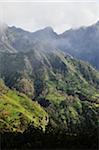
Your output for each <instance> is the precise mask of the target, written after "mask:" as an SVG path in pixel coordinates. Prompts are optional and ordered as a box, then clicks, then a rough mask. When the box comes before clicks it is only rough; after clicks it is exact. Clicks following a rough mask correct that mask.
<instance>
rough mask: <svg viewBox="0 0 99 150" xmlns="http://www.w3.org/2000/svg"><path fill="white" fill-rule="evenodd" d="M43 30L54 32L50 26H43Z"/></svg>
mask: <svg viewBox="0 0 99 150" xmlns="http://www.w3.org/2000/svg"><path fill="white" fill-rule="evenodd" d="M43 30H44V31H46V32H54V30H53V28H52V27H50V26H47V27H45V28H44V29H43Z"/></svg>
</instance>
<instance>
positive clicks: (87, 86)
mask: <svg viewBox="0 0 99 150" xmlns="http://www.w3.org/2000/svg"><path fill="white" fill-rule="evenodd" d="M0 60H1V61H0V65H1V67H0V73H1V78H2V79H4V80H5V83H6V85H7V86H9V87H10V88H15V89H16V90H18V91H20V92H23V93H25V94H26V95H28V96H29V97H30V98H32V100H34V101H35V100H36V101H38V103H39V104H40V105H41V106H43V107H44V109H45V110H46V111H47V113H48V114H49V117H50V119H51V122H52V124H53V125H54V126H57V127H58V128H60V129H64V130H66V131H68V132H81V131H83V130H84V131H87V132H89V131H90V130H93V129H95V128H97V126H98V108H99V104H98V103H99V72H98V71H96V70H95V69H94V68H92V67H91V66H90V65H89V64H87V63H85V62H83V61H80V60H75V59H73V58H72V57H70V56H68V55H64V54H63V53H61V52H60V51H59V50H57V49H56V50H54V51H53V52H51V51H50V52H45V51H41V50H40V49H37V48H36V47H35V49H34V50H31V51H29V52H27V53H17V54H8V53H1V59H0Z"/></svg>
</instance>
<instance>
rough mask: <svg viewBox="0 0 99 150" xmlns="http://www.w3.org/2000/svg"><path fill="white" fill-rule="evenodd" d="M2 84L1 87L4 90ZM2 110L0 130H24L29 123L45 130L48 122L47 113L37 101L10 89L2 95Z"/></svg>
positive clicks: (0, 99)
mask: <svg viewBox="0 0 99 150" xmlns="http://www.w3.org/2000/svg"><path fill="white" fill-rule="evenodd" d="M1 85H2V84H1V83H0V89H2V90H4V88H3V87H4V85H2V86H1ZM5 88H6V87H5ZM0 111H1V113H0V132H3V131H12V132H15V131H17V132H23V131H24V130H25V129H27V127H28V125H29V124H32V125H33V126H35V127H38V128H42V129H43V130H45V126H46V125H47V122H48V115H47V113H46V112H45V111H44V110H43V109H42V108H41V106H40V105H39V104H38V103H37V102H34V101H31V100H30V99H29V98H28V97H27V96H25V95H24V94H22V93H19V92H16V91H11V90H9V89H8V90H7V91H5V92H2V94H1V96H0Z"/></svg>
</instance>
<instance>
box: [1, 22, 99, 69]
mask: <svg viewBox="0 0 99 150" xmlns="http://www.w3.org/2000/svg"><path fill="white" fill-rule="evenodd" d="M34 47H36V48H38V49H39V47H40V48H41V49H42V50H44V51H52V50H53V49H59V50H60V51H63V52H64V53H66V54H67V53H68V54H69V55H72V56H73V57H74V58H78V59H81V60H84V61H86V62H89V63H90V64H91V65H93V66H94V67H95V68H96V69H99V21H98V22H97V23H96V24H93V25H91V26H89V27H81V28H78V29H70V30H68V31H66V32H64V33H62V34H57V33H55V32H54V31H53V29H52V28H51V27H46V28H44V29H42V30H38V31H36V32H28V31H24V30H22V29H20V28H16V27H14V26H13V27H7V29H6V30H5V32H3V34H2V36H1V37H0V51H3V52H4V51H5V52H12V53H14V52H24V53H25V52H27V51H30V50H32V49H33V48H34Z"/></svg>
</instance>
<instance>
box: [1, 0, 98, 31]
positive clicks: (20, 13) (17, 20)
mask: <svg viewBox="0 0 99 150" xmlns="http://www.w3.org/2000/svg"><path fill="white" fill-rule="evenodd" d="M1 1H2V0H0V22H5V23H6V24H8V25H10V26H13V25H14V26H17V27H21V28H23V29H25V30H29V31H35V30H38V29H41V28H44V27H46V26H51V27H53V29H54V30H55V31H56V32H58V33H61V32H64V31H65V30H67V29H69V28H77V27H79V26H83V25H85V26H88V25H90V24H93V23H95V22H96V21H97V20H98V19H99V3H98V2H99V1H98V0H86V2H84V0H69V1H68V0H65V2H60V0H57V1H59V2H51V0H46V1H47V2H44V1H43V2H41V1H42V0H36V2H29V0H28V2H26V1H27V0H22V2H18V1H16V0H13V2H11V0H10V2H7V0H6V2H4V1H5V0H3V2H1ZM8 1H9V0H8ZM31 1H33V0H31ZM37 1H39V2H37ZM49 1H50V2H49ZM54 1H55V0H54ZM70 1H72V2H70ZM78 1H79V2H78Z"/></svg>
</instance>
